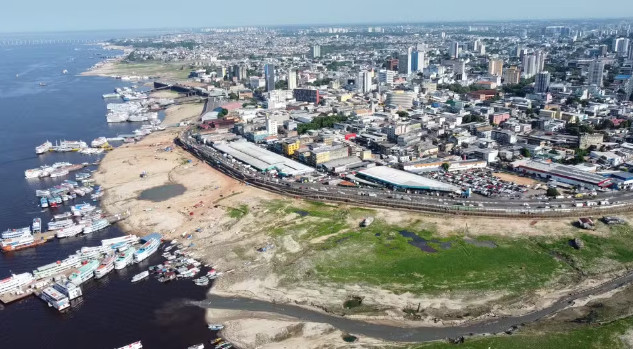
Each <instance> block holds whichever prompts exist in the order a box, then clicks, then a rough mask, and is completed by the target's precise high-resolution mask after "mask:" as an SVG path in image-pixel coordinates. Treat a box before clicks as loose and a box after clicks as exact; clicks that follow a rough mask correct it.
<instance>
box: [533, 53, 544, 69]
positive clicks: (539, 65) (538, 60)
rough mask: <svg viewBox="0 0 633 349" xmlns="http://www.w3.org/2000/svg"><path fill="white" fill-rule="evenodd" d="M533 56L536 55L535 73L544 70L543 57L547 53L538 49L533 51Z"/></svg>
mask: <svg viewBox="0 0 633 349" xmlns="http://www.w3.org/2000/svg"><path fill="white" fill-rule="evenodd" d="M534 56H536V73H540V72H542V71H543V70H545V58H547V53H546V52H543V51H540V50H538V51H536V52H534Z"/></svg>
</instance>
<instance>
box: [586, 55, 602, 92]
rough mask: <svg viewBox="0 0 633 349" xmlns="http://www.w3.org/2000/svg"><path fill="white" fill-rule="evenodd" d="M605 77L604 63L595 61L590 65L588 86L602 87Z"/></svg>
mask: <svg viewBox="0 0 633 349" xmlns="http://www.w3.org/2000/svg"><path fill="white" fill-rule="evenodd" d="M603 77H604V62H603V61H601V60H599V59H595V60H594V61H593V62H591V64H589V74H588V75H587V84H589V85H596V86H598V87H602V79H603Z"/></svg>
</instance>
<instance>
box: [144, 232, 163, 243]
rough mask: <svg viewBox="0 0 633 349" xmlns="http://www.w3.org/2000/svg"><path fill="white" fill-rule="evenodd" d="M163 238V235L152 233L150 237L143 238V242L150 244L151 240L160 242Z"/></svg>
mask: <svg viewBox="0 0 633 349" xmlns="http://www.w3.org/2000/svg"><path fill="white" fill-rule="evenodd" d="M162 238H163V236H162V235H161V234H159V233H151V234H149V235H146V236H143V237H142V238H141V242H142V243H145V242H148V241H149V240H151V239H156V240H158V241H160V240H161V239H162Z"/></svg>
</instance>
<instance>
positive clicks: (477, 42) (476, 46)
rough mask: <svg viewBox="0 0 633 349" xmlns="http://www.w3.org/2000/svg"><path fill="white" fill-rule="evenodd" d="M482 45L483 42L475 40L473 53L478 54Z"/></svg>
mask: <svg viewBox="0 0 633 349" xmlns="http://www.w3.org/2000/svg"><path fill="white" fill-rule="evenodd" d="M481 45H482V43H481V40H479V39H475V41H473V52H476V53H478V52H479V49H480V46H481Z"/></svg>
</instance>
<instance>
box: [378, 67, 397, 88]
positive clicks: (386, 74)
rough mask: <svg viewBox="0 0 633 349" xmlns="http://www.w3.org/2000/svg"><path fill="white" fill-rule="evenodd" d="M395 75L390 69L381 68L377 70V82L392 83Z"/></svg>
mask: <svg viewBox="0 0 633 349" xmlns="http://www.w3.org/2000/svg"><path fill="white" fill-rule="evenodd" d="M395 76H396V73H395V72H394V71H392V70H381V71H379V72H378V82H379V83H383V84H387V85H392V84H393V78H394V77H395Z"/></svg>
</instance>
